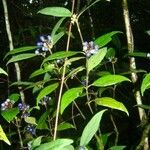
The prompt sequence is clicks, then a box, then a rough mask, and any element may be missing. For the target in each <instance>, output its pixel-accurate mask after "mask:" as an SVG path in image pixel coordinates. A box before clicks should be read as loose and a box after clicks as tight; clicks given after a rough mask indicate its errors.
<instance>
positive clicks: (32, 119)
mask: <svg viewBox="0 0 150 150" xmlns="http://www.w3.org/2000/svg"><path fill="white" fill-rule="evenodd" d="M24 120H25V122H26V123H28V124H34V125H37V123H36V118H35V117H25V118H24Z"/></svg>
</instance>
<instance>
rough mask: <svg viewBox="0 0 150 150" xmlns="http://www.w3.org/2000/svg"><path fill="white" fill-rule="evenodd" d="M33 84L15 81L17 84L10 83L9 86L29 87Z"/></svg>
mask: <svg viewBox="0 0 150 150" xmlns="http://www.w3.org/2000/svg"><path fill="white" fill-rule="evenodd" d="M33 84H34V82H26V81H17V82H14V83H12V84H11V85H10V86H14V85H17V86H29V85H33Z"/></svg>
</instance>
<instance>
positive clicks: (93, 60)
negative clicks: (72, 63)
mask: <svg viewBox="0 0 150 150" xmlns="http://www.w3.org/2000/svg"><path fill="white" fill-rule="evenodd" d="M106 53H107V48H106V47H105V48H102V49H99V50H98V52H97V53H96V54H94V55H93V56H91V57H90V58H89V59H88V62H87V69H88V72H90V71H91V70H92V69H94V68H95V67H96V66H97V65H99V64H100V63H101V61H102V60H103V59H104V57H105V55H106Z"/></svg>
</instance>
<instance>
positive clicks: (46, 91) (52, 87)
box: [36, 83, 59, 105]
mask: <svg viewBox="0 0 150 150" xmlns="http://www.w3.org/2000/svg"><path fill="white" fill-rule="evenodd" d="M58 85H59V84H58V83H54V84H51V85H49V86H47V87H45V88H44V89H42V90H41V91H40V93H39V94H38V96H37V101H36V103H37V105H38V103H39V101H40V100H41V99H42V98H43V97H44V96H46V95H48V94H50V93H51V92H53V91H54V90H55V89H56V88H57V87H58Z"/></svg>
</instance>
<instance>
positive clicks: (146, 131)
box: [136, 123, 150, 150]
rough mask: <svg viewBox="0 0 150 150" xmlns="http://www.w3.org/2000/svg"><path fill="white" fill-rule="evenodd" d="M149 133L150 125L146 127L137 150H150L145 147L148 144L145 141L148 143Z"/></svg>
mask: <svg viewBox="0 0 150 150" xmlns="http://www.w3.org/2000/svg"><path fill="white" fill-rule="evenodd" d="M149 132H150V123H149V124H148V125H147V126H146V127H145V129H144V131H143V135H142V138H141V141H140V143H139V145H138V146H137V148H136V150H142V148H143V146H144V150H148V149H149V148H148V147H145V144H146V143H145V141H146V142H148V135H149ZM146 145H147V144H146Z"/></svg>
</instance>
